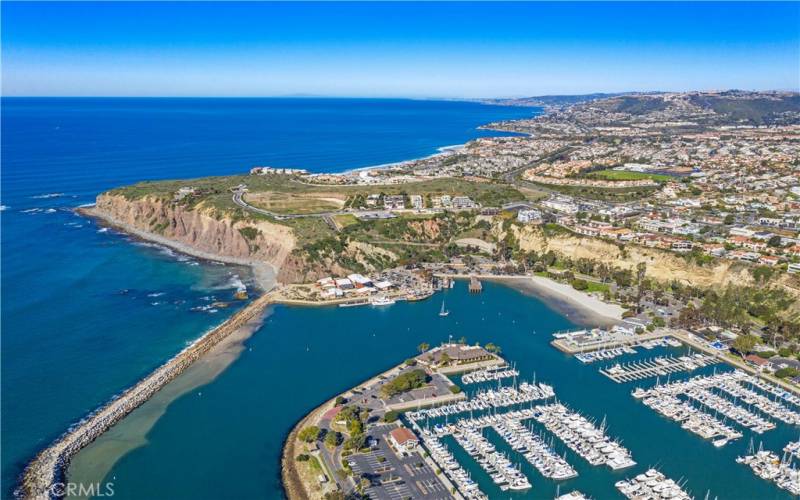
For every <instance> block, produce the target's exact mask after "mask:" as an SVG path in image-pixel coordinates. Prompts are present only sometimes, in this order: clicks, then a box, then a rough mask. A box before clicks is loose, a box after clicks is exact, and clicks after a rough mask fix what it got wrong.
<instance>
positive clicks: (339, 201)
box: [245, 191, 347, 214]
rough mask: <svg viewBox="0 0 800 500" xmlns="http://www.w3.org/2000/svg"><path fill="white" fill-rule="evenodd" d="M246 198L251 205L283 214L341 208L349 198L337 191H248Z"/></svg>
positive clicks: (308, 212)
mask: <svg viewBox="0 0 800 500" xmlns="http://www.w3.org/2000/svg"><path fill="white" fill-rule="evenodd" d="M245 200H246V201H247V202H248V203H250V204H251V205H253V206H255V207H259V208H263V209H265V210H269V211H272V212H277V213H282V214H310V213H317V212H327V211H332V210H341V209H342V207H344V203H345V201H346V200H347V197H346V196H343V195H340V194H337V193H330V192H329V193H281V192H276V191H262V192H255V193H248V194H247V195H246V196H245Z"/></svg>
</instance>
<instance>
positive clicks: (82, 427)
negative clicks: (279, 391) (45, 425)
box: [19, 293, 272, 500]
mask: <svg viewBox="0 0 800 500" xmlns="http://www.w3.org/2000/svg"><path fill="white" fill-rule="evenodd" d="M270 303H272V296H271V294H269V293H267V294H264V295H262V296H260V297H259V298H257V299H256V300H254V301H253V302H251V303H250V304H248V305H247V306H245V307H244V308H243V309H241V310H240V311H237V312H236V313H235V314H234V315H233V316H231V317H230V318H229V319H227V320H226V321H225V322H224V323H222V324H221V325H219V326H217V327H216V328H214V329H212V330H211V331H209V332H208V333H206V334H205V335H203V336H202V337H200V338H199V339H198V340H196V341H195V342H194V343H192V344H191V345H190V346H188V347H186V348H185V349H184V350H182V351H181V352H180V353H178V354H177V355H176V356H175V357H173V358H172V359H170V360H169V361H167V362H166V363H164V364H163V365H161V366H160V367H159V368H157V369H156V370H155V371H153V372H152V373H151V374H150V375H148V376H147V377H145V378H144V379H142V380H141V381H139V382H138V383H136V384H135V385H134V386H132V387H131V388H129V389H127V390H126V391H124V392H123V393H122V394H121V395H119V396H118V397H116V398H114V399H112V400H111V401H109V402H108V403H106V404H105V405H104V406H102V407H101V408H99V409H98V410H96V411H95V412H93V413H92V414H90V415H88V416H87V417H86V418H84V419H83V420H81V421H80V422H79V423H77V424H76V425H75V426H74V427H72V428H71V429H69V430H68V431H67V432H66V433H65V434H64V435H62V436H61V437H60V438H58V439H57V440H56V441H55V442H54V443H53V444H51V445H50V446H49V447H47V448H46V449H44V450H42V451H41V452H40V453H39V454H38V455H37V456H36V457H35V458H34V459H33V460H32V461H31V462H30V463H29V464H28V465H27V467H26V468H25V471H24V472H23V477H22V482H21V485H20V487H19V495H20V496H21V497H22V498H25V499H36V500H45V499H49V498H53V497H58V496H60V495H59V493H58V489H57V487H56V485H57V484H58V483H59V482H61V481H62V480H63V477H64V473H65V471H66V468H67V466H68V465H69V462H70V460H71V458H72V457H73V456H74V455H75V454H76V453H78V451H80V450H81V449H82V448H83V447H85V446H86V445H88V444H89V443H91V442H92V441H94V440H95V439H97V437H98V436H100V435H101V434H103V433H104V432H105V431H106V430H108V429H109V428H111V427H112V426H113V425H114V424H116V423H117V422H119V421H120V420H122V419H123V418H124V417H125V416H127V415H128V414H129V413H131V412H132V411H133V410H135V409H136V408H138V407H139V406H140V405H142V404H143V403H144V402H145V401H147V400H148V399H149V398H150V397H151V396H152V395H153V394H154V393H156V392H157V391H158V390H160V389H161V388H162V387H164V386H165V385H166V384H168V383H169V382H170V381H172V380H173V379H175V378H176V377H177V376H178V375H180V374H181V373H183V372H184V371H185V370H186V369H187V368H188V367H189V366H191V365H192V363H194V362H195V361H197V360H198V359H200V358H201V357H202V356H203V355H205V354H206V353H207V352H208V351H209V350H210V349H211V348H212V347H214V346H215V345H217V344H219V343H220V342H221V341H222V340H224V339H225V338H226V337H228V336H229V335H231V334H232V333H233V332H235V331H236V330H238V329H239V328H241V327H243V326H244V325H245V324H246V323H248V322H249V321H250V320H253V319H254V318H256V317H257V316H259V315H260V314H262V313H263V312H264V310H265V308H266V307H267V306H268V305H269V304H270Z"/></svg>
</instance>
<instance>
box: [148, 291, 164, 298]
mask: <svg viewBox="0 0 800 500" xmlns="http://www.w3.org/2000/svg"><path fill="white" fill-rule="evenodd" d="M162 295H164V292H153V293H148V294H147V296H148V297H161V296H162Z"/></svg>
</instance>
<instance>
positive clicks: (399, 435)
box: [389, 427, 419, 451]
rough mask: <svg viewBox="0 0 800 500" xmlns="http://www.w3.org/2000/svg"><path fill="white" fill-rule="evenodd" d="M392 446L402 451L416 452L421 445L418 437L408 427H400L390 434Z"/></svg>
mask: <svg viewBox="0 0 800 500" xmlns="http://www.w3.org/2000/svg"><path fill="white" fill-rule="evenodd" d="M389 439H391V441H392V444H393V445H394V446H395V448H397V449H398V450H400V451H414V448H416V447H417V445H418V444H419V440H418V439H417V436H416V435H414V433H413V432H411V431H410V430H409V429H408V428H406V427H398V428H397V429H395V430H393V431H392V432H390V433H389Z"/></svg>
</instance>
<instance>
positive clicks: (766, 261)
mask: <svg viewBox="0 0 800 500" xmlns="http://www.w3.org/2000/svg"><path fill="white" fill-rule="evenodd" d="M779 261H780V259H778V258H777V257H775V256H774V255H762V256H761V257H759V259H758V263H759V264H761V265H762V266H774V265H777V264H778V262H779Z"/></svg>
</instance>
